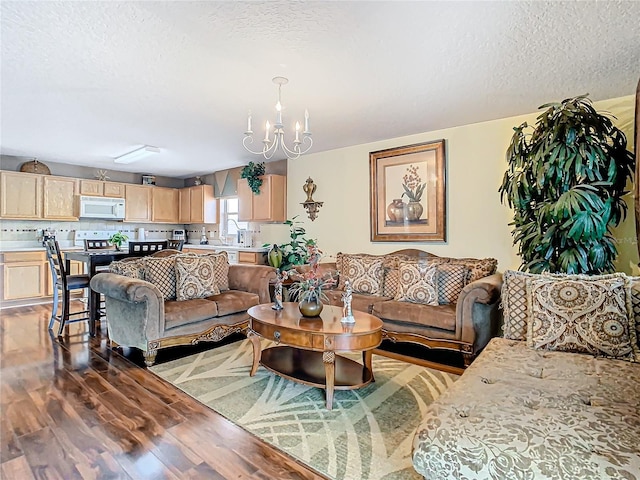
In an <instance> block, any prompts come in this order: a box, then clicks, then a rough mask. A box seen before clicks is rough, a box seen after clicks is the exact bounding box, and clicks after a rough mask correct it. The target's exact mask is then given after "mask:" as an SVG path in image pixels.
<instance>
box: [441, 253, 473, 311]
mask: <svg viewBox="0 0 640 480" xmlns="http://www.w3.org/2000/svg"><path fill="white" fill-rule="evenodd" d="M437 270H438V271H437V277H438V303H439V304H440V305H446V304H449V303H456V302H457V301H458V296H460V292H461V291H462V289H463V288H464V286H465V285H466V284H467V280H468V278H469V268H468V267H467V266H466V265H459V264H453V263H445V264H442V265H438V266H437Z"/></svg>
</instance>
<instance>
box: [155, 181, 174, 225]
mask: <svg viewBox="0 0 640 480" xmlns="http://www.w3.org/2000/svg"><path fill="white" fill-rule="evenodd" d="M179 204H180V192H179V191H178V190H177V189H175V188H163V187H151V220H152V221H154V222H160V223H178V211H179Z"/></svg>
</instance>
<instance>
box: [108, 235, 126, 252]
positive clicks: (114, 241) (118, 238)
mask: <svg viewBox="0 0 640 480" xmlns="http://www.w3.org/2000/svg"><path fill="white" fill-rule="evenodd" d="M127 240H129V237H128V236H127V235H125V234H124V233H122V232H116V233H114V234H113V235H111V238H109V243H111V245H114V246H115V247H116V250H120V248H121V247H122V244H123V243H124V242H126V241H127Z"/></svg>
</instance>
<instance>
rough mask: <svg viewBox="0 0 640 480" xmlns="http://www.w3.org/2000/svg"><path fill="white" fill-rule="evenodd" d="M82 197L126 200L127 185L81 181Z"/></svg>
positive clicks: (99, 181)
mask: <svg viewBox="0 0 640 480" xmlns="http://www.w3.org/2000/svg"><path fill="white" fill-rule="evenodd" d="M80 195H88V196H93V197H113V198H124V196H125V184H124V183H117V182H103V181H102V180H80Z"/></svg>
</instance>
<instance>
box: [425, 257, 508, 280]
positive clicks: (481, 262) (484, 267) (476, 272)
mask: <svg viewBox="0 0 640 480" xmlns="http://www.w3.org/2000/svg"><path fill="white" fill-rule="evenodd" d="M429 262H430V263H437V264H442V263H447V264H452V265H464V266H465V267H467V268H468V269H469V279H468V281H469V282H475V281H476V280H480V279H481V278H484V277H488V276H489V275H493V274H494V273H496V270H497V268H498V260H496V259H495V258H449V257H434V258H430V259H429Z"/></svg>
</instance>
